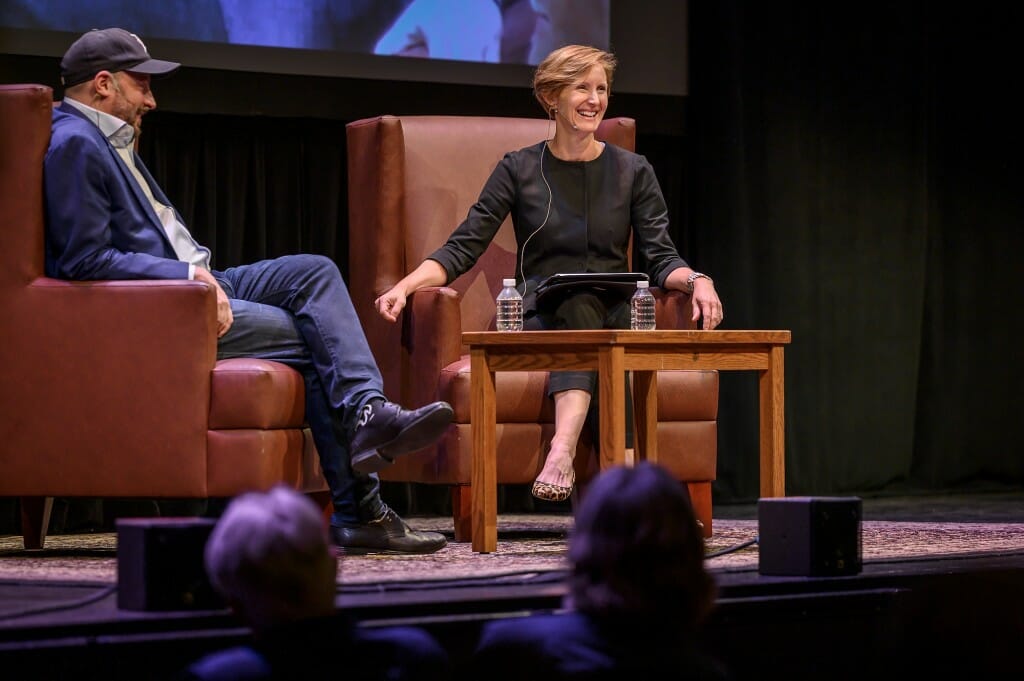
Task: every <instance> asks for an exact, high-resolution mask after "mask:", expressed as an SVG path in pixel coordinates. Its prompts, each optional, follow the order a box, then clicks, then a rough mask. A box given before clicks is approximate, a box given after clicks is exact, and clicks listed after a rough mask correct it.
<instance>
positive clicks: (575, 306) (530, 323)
mask: <svg viewBox="0 0 1024 681" xmlns="http://www.w3.org/2000/svg"><path fill="white" fill-rule="evenodd" d="M523 328H525V329H527V330H529V331H540V330H555V329H628V328H629V299H628V298H623V297H622V295H621V294H620V293H618V292H590V291H585V290H584V291H577V292H574V293H572V294H571V295H568V296H566V297H565V298H564V299H562V300H561V301H559V302H558V303H557V304H556V305H554V306H553V307H551V308H549V309H548V308H545V309H543V310H528V311H527V312H526V314H525V318H524V320H523ZM564 390H585V391H587V392H588V393H590V396H591V397H590V409H589V410H588V411H587V427H588V428H589V429H590V433H591V435H593V436H594V437H593V440H594V446H595V448H596V447H597V444H598V443H599V442H600V441H601V438H600V430H599V425H600V419H599V416H598V414H599V411H598V410H599V408H600V407H599V405H598V397H597V372H596V371H552V372H551V374H550V377H549V379H548V395H549V396H550V395H553V394H554V393H558V392H562V391H564ZM631 395H632V391H631V390H630V385H629V376H628V375H627V376H626V403H625V405H623V408H624V409H625V410H626V448H627V449H628V448H630V447H632V446H633V400H632V397H631Z"/></svg>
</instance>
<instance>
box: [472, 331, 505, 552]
mask: <svg viewBox="0 0 1024 681" xmlns="http://www.w3.org/2000/svg"><path fill="white" fill-rule="evenodd" d="M469 376H470V379H469V384H470V411H469V419H470V424H471V426H470V428H471V430H472V433H473V468H472V487H473V492H472V495H473V497H472V504H471V509H472V511H471V516H472V522H473V550H474V551H476V552H477V553H493V552H494V551H495V550H497V548H498V471H497V461H496V459H497V445H498V443H497V432H496V431H497V426H496V420H497V405H496V403H495V396H494V372H493V371H491V369H490V366H489V365H488V362H487V353H486V351H485V350H480V349H473V350H471V351H470V364H469Z"/></svg>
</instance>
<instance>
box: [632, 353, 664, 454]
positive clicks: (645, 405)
mask: <svg viewBox="0 0 1024 681" xmlns="http://www.w3.org/2000/svg"><path fill="white" fill-rule="evenodd" d="M633 411H634V412H635V413H636V442H635V445H636V460H637V461H650V462H651V463H658V372H657V371H634V372H633Z"/></svg>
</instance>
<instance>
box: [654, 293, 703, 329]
mask: <svg viewBox="0 0 1024 681" xmlns="http://www.w3.org/2000/svg"><path fill="white" fill-rule="evenodd" d="M651 291H652V292H653V293H654V301H655V309H654V316H655V323H656V324H657V327H658V328H659V329H696V328H697V322H695V321H693V319H692V318H691V317H692V315H693V297H692V296H691V295H690V294H689V293H683V292H682V291H675V290H668V289H662V288H658V287H653V286H652V287H651Z"/></svg>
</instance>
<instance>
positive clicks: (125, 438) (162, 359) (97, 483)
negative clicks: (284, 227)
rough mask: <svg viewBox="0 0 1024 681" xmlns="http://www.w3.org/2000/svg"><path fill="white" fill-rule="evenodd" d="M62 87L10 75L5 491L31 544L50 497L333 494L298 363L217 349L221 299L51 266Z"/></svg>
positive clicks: (1, 261)
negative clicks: (277, 488) (59, 275)
mask: <svg viewBox="0 0 1024 681" xmlns="http://www.w3.org/2000/svg"><path fill="white" fill-rule="evenodd" d="M52 107H53V93H52V91H51V89H50V88H48V87H45V86H41V85H2V86H0V120H2V121H3V125H0V233H2V234H3V241H4V247H3V248H2V249H0V319H2V320H3V334H2V338H0V366H2V367H3V368H4V369H3V373H4V377H3V380H2V381H0V452H2V453H0V496H16V497H21V502H22V503H21V511H22V532H23V535H24V540H25V546H26V548H40V547H41V546H42V544H43V541H44V540H45V537H46V530H47V524H48V517H49V509H50V504H51V501H52V497H55V496H61V497H140V498H210V497H228V496H233V495H235V494H238V493H241V492H243V491H247V490H252V489H264V488H268V487H270V486H272V485H273V484H275V483H278V482H284V483H286V484H288V485H290V486H293V487H294V488H296V489H299V490H301V491H303V492H308V493H311V494H314V495H315V496H316V498H317V500H318V501H320V502H321V503H322V505H326V504H327V503H328V500H329V496H328V495H327V494H326V493H325V492H326V490H327V485H326V482H325V481H324V479H323V476H322V474H321V472H320V464H319V461H318V458H317V454H316V449H315V448H314V446H313V443H312V439H311V436H310V434H309V432H308V430H306V429H304V422H305V414H304V411H305V392H304V390H305V389H304V386H303V382H302V377H301V376H300V375H299V374H298V373H297V372H296V371H294V370H293V369H291V368H289V367H287V366H285V365H283V364H278V363H275V362H268V361H263V360H254V359H238V360H227V361H220V362H218V361H217V359H216V349H217V333H216V331H217V327H216V312H215V297H214V294H213V291H212V290H210V289H209V288H208V287H207V286H206V285H205V284H202V283H200V282H194V281H95V282H69V281H61V280H56V279H51V278H48V277H46V276H44V274H43V248H44V246H43V237H44V213H43V210H44V209H43V157H44V155H45V154H46V148H47V145H48V143H49V139H50V117H51V110H52Z"/></svg>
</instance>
